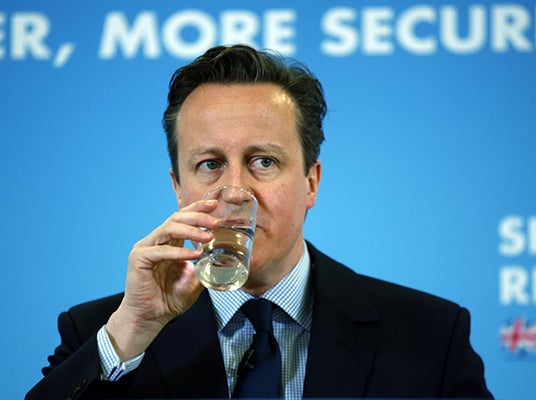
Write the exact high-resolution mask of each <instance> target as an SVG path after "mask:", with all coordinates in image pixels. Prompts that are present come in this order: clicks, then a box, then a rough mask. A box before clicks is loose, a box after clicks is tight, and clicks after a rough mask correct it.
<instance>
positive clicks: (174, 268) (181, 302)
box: [106, 200, 221, 361]
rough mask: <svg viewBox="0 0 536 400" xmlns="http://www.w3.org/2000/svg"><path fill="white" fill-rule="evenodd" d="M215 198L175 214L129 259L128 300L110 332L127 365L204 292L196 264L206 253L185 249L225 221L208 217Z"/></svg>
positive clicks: (110, 323) (109, 326)
mask: <svg viewBox="0 0 536 400" xmlns="http://www.w3.org/2000/svg"><path fill="white" fill-rule="evenodd" d="M215 208H216V201H214V200H210V201H207V200H200V201H197V202H195V203H192V204H190V205H188V206H187V207H184V208H182V209H181V210H179V211H177V212H175V213H174V214H172V215H171V216H170V217H169V218H168V219H167V220H166V221H165V222H164V223H163V224H162V225H160V226H159V227H158V228H156V229H155V230H154V231H153V232H151V233H150V234H149V235H148V236H147V237H145V238H144V239H142V240H140V241H139V242H138V243H136V244H135V245H134V247H133V249H132V251H131V253H130V256H129V259H128V272H127V279H126V288H125V296H124V298H123V301H122V303H121V305H120V306H119V308H118V309H117V310H116V311H115V312H114V313H113V314H112V316H111V317H110V319H109V320H108V323H107V324H106V330H107V331H108V335H109V336H110V339H111V341H112V344H113V345H114V348H115V350H116V352H117V354H118V355H119V357H120V359H121V361H125V360H128V359H131V358H133V357H135V356H137V355H139V354H141V353H142V352H144V351H145V349H146V348H147V347H148V346H149V344H150V343H151V342H152V341H153V340H154V338H155V337H156V336H157V335H158V333H159V332H160V331H161V330H162V328H163V327H164V326H165V325H166V324H167V323H168V322H169V321H170V320H171V319H172V318H174V317H175V316H177V315H179V314H182V313H184V312H185V311H186V310H188V308H190V307H191V306H192V304H194V302H195V301H196V300H197V298H198V297H199V294H200V293H201V291H202V290H203V287H202V286H201V284H200V283H199V281H198V280H197V277H196V276H195V270H194V264H193V263H192V261H191V260H195V259H198V258H199V257H200V255H201V251H200V250H193V249H188V248H185V247H184V243H185V241H186V240H191V241H192V242H198V243H206V242H209V241H210V240H211V239H212V237H213V236H212V233H211V232H209V231H207V230H204V229H201V228H199V227H204V228H206V229H214V228H215V227H217V226H218V225H219V224H220V223H221V222H220V221H219V220H218V219H217V218H214V217H212V216H210V215H209V214H208V213H209V212H211V211H213V210H214V209H215Z"/></svg>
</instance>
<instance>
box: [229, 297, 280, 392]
mask: <svg viewBox="0 0 536 400" xmlns="http://www.w3.org/2000/svg"><path fill="white" fill-rule="evenodd" d="M241 310H242V312H243V313H244V314H245V315H246V317H247V318H248V319H249V320H250V321H251V323H252V325H253V328H254V329H255V335H253V341H252V343H251V346H250V347H249V349H248V350H246V352H245V353H244V356H243V358H242V361H241V362H240V365H239V367H238V372H237V380H236V385H235V388H234V392H233V398H265V399H267V398H280V397H281V353H280V351H279V345H278V344H277V340H276V339H275V336H274V331H273V327H272V310H273V304H272V302H271V301H269V300H266V299H255V300H249V301H248V302H246V303H245V304H244V305H243V306H242V308H241Z"/></svg>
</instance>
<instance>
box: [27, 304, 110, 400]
mask: <svg viewBox="0 0 536 400" xmlns="http://www.w3.org/2000/svg"><path fill="white" fill-rule="evenodd" d="M58 330H59V332H60V336H61V344H60V346H58V347H57V348H56V350H55V351H54V354H53V355H51V356H49V357H48V361H49V363H50V365H49V366H48V367H45V368H43V375H44V377H43V379H41V381H39V382H38V383H37V385H35V386H34V387H33V388H32V389H31V390H30V391H29V392H28V393H27V395H26V397H25V399H26V400H58V399H81V398H82V397H81V396H82V394H83V393H84V391H85V390H86V389H87V388H88V387H90V386H91V385H92V384H93V383H95V382H98V381H99V380H100V359H99V353H98V345H97V334H96V332H95V333H94V334H92V336H90V337H89V338H86V339H85V340H83V339H81V338H80V336H79V334H78V332H77V330H76V326H75V324H74V322H73V320H72V318H71V315H70V314H69V313H68V312H64V313H62V314H60V316H59V318H58Z"/></svg>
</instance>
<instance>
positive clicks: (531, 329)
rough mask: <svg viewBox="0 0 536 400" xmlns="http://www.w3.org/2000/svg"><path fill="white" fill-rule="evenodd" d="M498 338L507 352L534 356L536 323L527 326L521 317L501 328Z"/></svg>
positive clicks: (535, 351) (535, 352)
mask: <svg viewBox="0 0 536 400" xmlns="http://www.w3.org/2000/svg"><path fill="white" fill-rule="evenodd" d="M500 338H501V343H502V345H503V347H505V348H506V349H507V350H508V351H509V352H511V353H514V354H518V353H523V352H526V353H531V354H534V355H536V323H533V324H529V323H527V321H526V319H525V318H523V317H519V318H516V319H515V320H513V321H512V322H510V323H506V324H504V325H503V326H501V329H500Z"/></svg>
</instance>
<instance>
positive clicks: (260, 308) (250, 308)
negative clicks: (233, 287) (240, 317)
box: [241, 299, 273, 333]
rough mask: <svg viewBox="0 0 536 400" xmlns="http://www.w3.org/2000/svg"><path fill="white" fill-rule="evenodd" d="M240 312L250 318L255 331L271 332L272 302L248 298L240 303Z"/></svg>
mask: <svg viewBox="0 0 536 400" xmlns="http://www.w3.org/2000/svg"><path fill="white" fill-rule="evenodd" d="M241 309H242V312H243V313H244V314H245V316H246V317H247V319H249V320H250V322H251V324H252V325H253V328H254V329H255V332H257V333H260V332H267V333H270V332H273V327H272V311H273V303H272V302H271V301H269V300H266V299H254V300H249V301H247V302H246V303H244V305H242V308H241Z"/></svg>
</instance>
